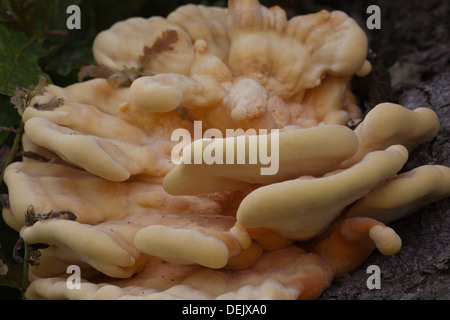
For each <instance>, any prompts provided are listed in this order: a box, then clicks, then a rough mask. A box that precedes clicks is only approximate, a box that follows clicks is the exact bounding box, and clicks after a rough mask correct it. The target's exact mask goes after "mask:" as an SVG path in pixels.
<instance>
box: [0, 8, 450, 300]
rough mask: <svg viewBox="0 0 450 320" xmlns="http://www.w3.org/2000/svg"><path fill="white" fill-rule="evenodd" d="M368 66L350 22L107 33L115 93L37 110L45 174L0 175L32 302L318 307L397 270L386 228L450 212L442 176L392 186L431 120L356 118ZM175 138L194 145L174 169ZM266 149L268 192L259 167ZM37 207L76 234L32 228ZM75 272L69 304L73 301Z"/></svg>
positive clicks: (397, 112)
mask: <svg viewBox="0 0 450 320" xmlns="http://www.w3.org/2000/svg"><path fill="white" fill-rule="evenodd" d="M367 50H368V42H367V38H366V35H365V33H364V31H363V30H362V29H361V28H360V27H359V26H358V24H357V23H356V22H355V21H354V20H353V19H352V18H350V17H349V16H348V15H346V14H345V13H343V12H340V11H334V12H328V11H325V10H323V11H320V12H317V13H313V14H307V15H302V16H297V17H293V18H291V19H287V17H286V13H285V11H283V10H282V9H281V8H280V7H273V8H266V7H264V6H262V5H261V4H260V3H259V2H258V1H257V0H230V1H229V3H228V8H227V9H225V8H210V7H205V6H194V5H187V6H182V7H180V8H178V9H177V10H176V11H174V12H173V13H171V14H170V15H169V16H168V17H167V18H162V17H151V18H148V19H144V18H131V19H128V20H125V21H121V22H118V23H116V24H115V25H113V26H112V27H111V28H110V29H109V30H105V31H103V32H101V33H100V34H99V35H98V36H97V38H96V40H95V42H94V44H93V52H94V56H95V58H96V60H97V62H98V63H99V65H101V67H103V68H105V69H108V70H110V71H112V72H115V76H111V77H113V78H111V77H106V78H107V79H105V78H103V79H91V80H87V81H82V82H80V83H76V84H73V85H70V86H68V87H65V88H61V87H58V86H57V85H49V86H48V87H46V88H45V92H42V93H41V94H39V95H37V96H36V97H34V98H33V101H32V103H31V104H30V106H29V107H27V108H26V109H25V110H23V113H22V118H23V121H24V123H25V133H26V134H25V135H24V137H23V146H24V148H25V149H26V151H33V152H35V153H39V154H41V155H43V156H45V158H47V159H48V160H50V161H47V162H43V161H41V160H37V159H32V158H30V157H27V156H26V155H25V157H24V158H23V161H20V162H16V163H13V164H11V165H10V166H9V167H8V168H7V170H6V172H5V183H6V184H7V186H8V191H9V202H10V207H9V208H4V210H3V217H4V220H5V221H6V222H7V223H8V225H10V226H11V227H13V228H14V229H16V230H17V231H19V232H20V236H21V237H22V238H23V239H24V241H25V242H27V243H30V244H34V243H44V244H46V245H47V247H46V248H44V249H41V256H40V265H39V267H32V268H31V270H30V272H31V273H32V275H33V280H32V282H31V285H30V286H29V288H28V290H27V291H26V296H27V298H30V299H55V298H64V299H163V298H164V299H171V298H182V299H192V298H199V299H232V298H233V299H266V298H271V299H314V298H317V297H319V296H320V295H321V293H322V292H323V290H325V289H326V288H327V287H328V286H329V285H330V283H331V281H332V280H333V278H334V277H335V276H339V275H342V274H345V273H347V272H350V271H352V270H355V269H356V268H358V267H359V266H360V265H361V264H362V263H363V262H364V260H365V259H366V258H367V257H368V256H369V255H370V254H371V252H373V251H374V250H376V249H378V250H379V251H380V252H381V253H383V254H386V255H391V254H395V253H396V252H398V251H399V250H400V249H401V239H400V237H399V236H398V235H397V234H396V233H395V231H394V230H393V229H392V228H391V227H389V226H388V224H389V223H391V222H393V221H394V220H397V219H400V218H401V217H403V216H405V215H407V214H410V213H411V212H413V211H416V210H418V209H419V208H420V207H421V206H424V205H427V204H428V203H431V202H433V201H438V200H439V199H443V198H446V197H448V196H449V195H450V169H449V168H447V167H444V166H442V165H429V166H423V167H420V168H417V169H414V170H412V171H410V172H401V170H402V167H403V165H404V164H405V162H406V161H407V159H408V156H409V153H410V152H411V151H412V150H413V149H414V148H415V147H417V146H418V145H419V144H422V143H425V142H427V141H430V140H431V139H433V137H435V136H436V135H437V134H438V131H439V119H438V118H437V116H436V114H435V113H434V112H433V111H432V110H431V109H427V108H420V107H417V108H416V109H415V110H413V111H411V110H407V109H406V108H404V107H402V106H400V105H396V104H392V103H382V104H380V105H378V106H376V107H375V108H374V109H372V110H371V111H369V112H368V113H367V114H366V115H365V116H363V112H362V111H361V110H360V109H359V107H358V102H357V99H356V97H355V96H354V95H353V93H352V91H351V85H350V80H351V79H352V78H353V77H354V76H365V75H367V74H368V73H369V72H370V68H371V67H370V63H369V62H368V61H367V60H366V55H367ZM133 68H134V69H133ZM123 70H125V71H123ZM133 70H134V71H136V70H137V71H136V74H134V75H133V77H130V79H128V82H129V83H128V82H127V81H125V82H115V81H116V80H117V78H114V77H116V76H117V74H119V75H120V74H121V72H122V75H130V73H132V72H134V71H133ZM55 99H56V101H60V103H59V104H58V105H57V106H55V107H54V108H39V107H38V106H42V105H48V103H49V101H55ZM350 120H354V121H360V123H359V125H358V127H357V128H356V129H355V130H352V129H350V128H349V127H347V126H346V125H347V123H348V122H349V121H350ZM196 121H201V122H202V124H203V128H204V129H203V130H202V132H201V137H195V122H196ZM178 129H182V130H184V131H183V132H187V133H189V134H191V136H192V134H194V141H190V143H188V144H187V145H186V146H184V148H183V149H182V150H180V151H182V154H181V156H180V158H179V159H178V160H180V159H181V163H176V161H174V160H175V159H173V157H172V156H173V154H172V151H173V149H174V147H175V146H176V145H177V143H178V142H179V141H175V140H174V139H173V132H174V131H175V130H178ZM250 129H254V130H255V131H254V132H253V131H248V130H250ZM208 130H209V131H208ZM211 130H216V131H211ZM228 130H233V134H232V135H231V136H227V133H228V132H229V131H228ZM256 130H266V131H260V132H259V133H258V132H257V131H256ZM269 130H271V132H269ZM275 130H279V131H275ZM211 132H214V134H212V133H211ZM203 134H204V135H203ZM230 145H231V147H229V146H230ZM263 147H264V148H265V149H264V150H265V151H266V153H265V154H264V155H265V156H266V158H267V157H269V156H272V157H273V158H272V160H273V161H274V163H272V164H273V165H274V168H275V169H276V170H275V171H274V172H273V173H272V174H261V172H262V171H261V170H262V169H267V165H268V163H267V161H266V160H267V159H266V158H263V157H259V158H258V157H255V158H252V154H251V152H252V150H253V151H254V150H258V148H263ZM238 151H241V152H243V156H242V158H239V157H240V155H239V154H238ZM196 152H200V153H202V154H204V153H205V152H206V153H208V154H209V156H210V157H211V158H212V159H213V160H214V161H209V162H202V163H195V161H191V160H192V159H193V158H192V157H195V153H196ZM275 155H276V157H275ZM239 159H240V160H241V161H239ZM251 159H253V160H252V161H250V160H251ZM209 160H211V159H209ZM30 206H33V208H34V210H35V211H36V212H39V213H42V214H45V213H49V212H57V211H62V212H72V213H73V214H74V215H75V216H76V217H77V219H76V220H71V219H65V218H64V217H62V216H58V215H55V216H54V217H53V216H52V218H51V219H50V218H48V219H42V220H39V221H34V222H33V223H28V222H27V221H28V220H27V219H26V217H25V214H26V213H27V210H28V208H29V207H30ZM72 264H76V265H78V266H80V268H82V278H83V280H82V283H81V289H79V290H71V289H70V288H68V287H67V286H66V282H65V278H64V275H65V270H66V268H67V266H69V265H72Z"/></svg>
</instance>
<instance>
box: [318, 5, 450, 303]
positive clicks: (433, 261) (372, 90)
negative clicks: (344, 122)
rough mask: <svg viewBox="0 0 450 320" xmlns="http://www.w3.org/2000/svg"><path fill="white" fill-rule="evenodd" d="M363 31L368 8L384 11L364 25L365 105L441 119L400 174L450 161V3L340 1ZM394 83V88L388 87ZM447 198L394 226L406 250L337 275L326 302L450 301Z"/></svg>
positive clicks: (358, 84) (361, 83)
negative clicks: (377, 276) (374, 278)
mask: <svg viewBox="0 0 450 320" xmlns="http://www.w3.org/2000/svg"><path fill="white" fill-rule="evenodd" d="M339 2H342V4H341V5H340V6H339V5H336V3H334V5H335V6H338V8H340V9H342V10H344V11H346V12H347V13H349V14H350V15H352V16H354V17H359V21H360V23H361V26H362V27H363V28H365V30H367V28H366V24H365V22H366V19H367V17H368V16H369V14H367V13H366V8H367V7H368V6H369V5H370V4H377V5H378V6H379V7H380V8H381V29H380V30H367V33H368V35H369V43H370V48H371V50H372V51H373V54H371V59H372V60H373V64H374V72H373V73H372V75H371V76H370V77H368V78H367V79H361V80H356V81H355V90H356V91H357V92H358V95H359V96H360V98H361V100H362V105H363V106H364V107H365V108H366V110H368V109H370V108H372V107H373V106H375V105H376V104H378V103H380V102H384V101H391V102H397V103H399V104H401V105H403V106H405V107H407V108H410V109H415V108H418V107H429V108H432V109H434V110H435V112H436V113H437V114H438V116H439V118H440V120H441V129H440V132H439V134H438V136H437V137H436V138H435V139H433V141H431V142H430V143H426V144H423V145H422V146H420V147H419V148H417V149H416V150H414V151H413V152H412V153H411V154H410V158H409V160H408V162H407V164H406V165H405V168H404V169H403V171H409V170H411V169H413V168H416V167H419V166H421V165H425V164H441V165H446V166H450V160H449V154H448V152H449V149H450V2H448V1H442V0H431V1H430V0H427V1H421V0H414V1H388V0H385V1H358V2H356V1H355V2H353V1H352V2H351V3H350V4H349V3H348V1H347V2H346V1H339ZM389 84H391V85H389ZM449 204H450V201H449V199H448V198H447V199H446V200H443V201H440V202H437V203H434V204H431V205H428V206H427V207H424V208H422V209H420V210H419V211H417V212H415V213H414V214H412V215H410V216H408V217H406V218H403V219H401V220H399V221H396V222H395V223H393V224H392V225H391V227H392V228H394V230H396V231H397V233H398V234H399V235H400V236H401V238H402V241H403V247H402V249H401V251H400V252H399V253H398V254H396V255H394V256H390V257H387V256H383V255H381V254H380V253H378V252H374V253H373V254H372V255H371V256H370V257H369V259H368V260H367V261H366V263H365V264H364V265H363V266H361V268H360V269H358V270H357V271H355V272H353V273H350V274H348V275H345V276H343V277H341V278H338V279H335V281H334V282H333V283H332V285H331V287H330V288H329V289H328V290H326V291H325V292H324V293H323V294H322V296H321V299H408V300H409V299H427V300H429V299H446V300H447V299H450V262H449V261H450V246H449V240H450V215H449V211H450V210H449ZM370 265H377V266H379V267H380V269H381V289H372V290H369V289H368V287H367V284H366V281H367V279H368V277H369V276H370V275H371V273H367V268H368V266H370Z"/></svg>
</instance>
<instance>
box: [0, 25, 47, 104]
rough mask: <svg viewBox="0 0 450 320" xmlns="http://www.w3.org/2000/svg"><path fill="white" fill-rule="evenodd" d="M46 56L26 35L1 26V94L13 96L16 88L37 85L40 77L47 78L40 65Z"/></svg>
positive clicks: (43, 50) (44, 51) (42, 49)
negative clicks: (40, 61)
mask: <svg viewBox="0 0 450 320" xmlns="http://www.w3.org/2000/svg"><path fill="white" fill-rule="evenodd" d="M45 54H46V50H45V49H44V48H42V47H41V46H40V45H39V44H38V43H36V42H35V41H34V40H33V39H29V38H28V37H27V36H26V35H25V34H24V33H22V32H18V31H15V30H10V29H8V28H7V27H5V26H0V94H4V95H8V96H13V95H14V89H15V88H17V87H20V88H27V87H29V86H31V85H35V84H36V83H37V82H38V78H39V76H46V75H45V74H44V72H43V71H42V70H41V68H40V67H39V65H38V60H39V58H40V57H42V56H44V55H45ZM46 78H48V77H47V76H46Z"/></svg>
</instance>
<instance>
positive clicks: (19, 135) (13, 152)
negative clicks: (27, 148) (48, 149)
mask: <svg viewBox="0 0 450 320" xmlns="http://www.w3.org/2000/svg"><path fill="white" fill-rule="evenodd" d="M23 128H24V123H23V120H20V125H19V128H18V129H17V132H16V136H15V138H14V143H13V145H12V147H11V151H10V152H9V156H8V160H6V163H5V166H4V167H3V170H2V174H1V175H0V185H1V184H2V183H3V177H4V176H5V171H6V168H7V167H8V166H9V165H10V164H11V163H12V162H13V161H14V158H15V157H16V153H17V150H18V148H19V143H20V140H21V138H22V133H23Z"/></svg>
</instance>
